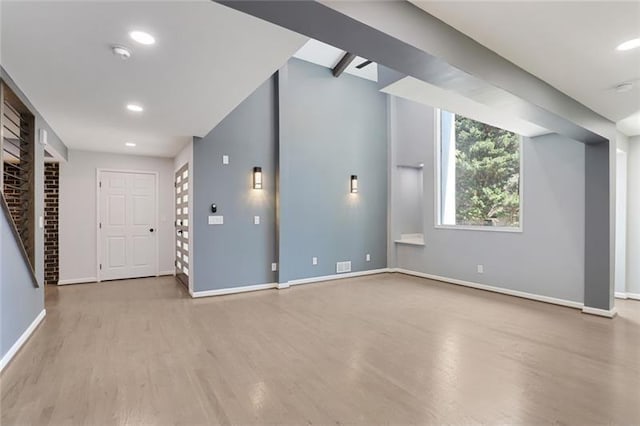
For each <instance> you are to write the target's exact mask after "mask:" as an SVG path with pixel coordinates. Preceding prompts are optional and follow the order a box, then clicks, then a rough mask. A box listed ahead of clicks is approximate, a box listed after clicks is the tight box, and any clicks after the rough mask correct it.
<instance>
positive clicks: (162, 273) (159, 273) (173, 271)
mask: <svg viewBox="0 0 640 426" xmlns="http://www.w3.org/2000/svg"><path fill="white" fill-rule="evenodd" d="M175 274H176V271H175V269H174V270H170V271H160V272H158V275H157V276H158V277H162V276H166V275H175Z"/></svg>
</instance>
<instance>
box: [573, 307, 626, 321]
mask: <svg viewBox="0 0 640 426" xmlns="http://www.w3.org/2000/svg"><path fill="white" fill-rule="evenodd" d="M582 312H583V313H585V314H590V315H598V316H601V317H607V318H613V317H615V316H616V314H617V313H618V311H617V310H616V308H613V309H609V310H607V309H598V308H590V307H589V306H585V307H583V308H582Z"/></svg>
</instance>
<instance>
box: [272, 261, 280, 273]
mask: <svg viewBox="0 0 640 426" xmlns="http://www.w3.org/2000/svg"><path fill="white" fill-rule="evenodd" d="M271 270H272V271H274V272H275V271H277V270H278V264H277V263H275V262H274V263H272V264H271Z"/></svg>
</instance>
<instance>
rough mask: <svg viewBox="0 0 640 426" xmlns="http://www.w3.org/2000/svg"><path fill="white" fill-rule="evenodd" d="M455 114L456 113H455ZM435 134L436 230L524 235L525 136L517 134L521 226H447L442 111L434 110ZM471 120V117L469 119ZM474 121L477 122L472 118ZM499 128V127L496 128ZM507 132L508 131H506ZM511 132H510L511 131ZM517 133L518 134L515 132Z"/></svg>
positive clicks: (519, 222) (439, 109)
mask: <svg viewBox="0 0 640 426" xmlns="http://www.w3.org/2000/svg"><path fill="white" fill-rule="evenodd" d="M453 114H455V113H453ZM434 115H435V117H434V122H435V126H434V133H435V135H434V136H435V143H434V144H433V145H434V167H433V170H434V182H435V191H434V195H435V202H434V228H435V229H449V230H459V231H481V232H507V233H523V232H524V138H525V137H524V136H522V135H521V134H519V133H517V134H518V136H520V147H519V149H520V173H519V175H520V184H519V187H518V189H519V191H518V193H519V197H520V210H519V212H518V216H519V221H518V224H519V226H517V227H513V226H480V225H445V224H443V223H442V173H441V163H442V158H441V152H442V150H441V144H442V137H441V136H442V134H441V125H442V121H441V120H442V109H441V108H434ZM467 118H470V117H467ZM472 120H475V121H479V120H476V119H474V118H472ZM495 127H497V126H495ZM504 130H506V129H504ZM509 131H510V130H509ZM513 133H516V132H513Z"/></svg>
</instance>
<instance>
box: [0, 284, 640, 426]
mask: <svg viewBox="0 0 640 426" xmlns="http://www.w3.org/2000/svg"><path fill="white" fill-rule="evenodd" d="M616 304H617V307H618V310H619V316H618V317H616V318H614V319H613V320H609V319H605V318H598V317H593V316H589V315H584V314H582V313H580V312H579V311H577V310H574V309H569V308H563V307H559V306H554V305H548V304H544V303H539V302H533V301H528V300H523V299H518V298H515V297H509V296H505V295H500V294H495V293H489V292H484V291H480V290H475V289H469V288H464V287H459V286H454V285H450V284H445V283H439V282H435V281H429V280H424V279H421V278H416V277H409V276H405V275H400V274H381V275H376V276H370V277H361V278H354V279H346V280H340V281H335V282H327V283H318V284H312V285H305V286H297V287H294V288H291V289H287V290H283V291H278V290H267V291H260V292H253V293H244V294H237V295H229V296H222V297H213V298H204V299H197V300H194V299H191V298H189V297H188V296H187V295H186V294H185V293H184V290H183V289H182V288H181V287H180V285H179V284H177V283H176V282H175V281H174V279H173V278H172V277H161V278H151V279H141V280H128V281H116V282H109V283H101V284H87V285H75V286H65V287H48V288H47V290H46V309H47V317H46V319H45V321H44V322H43V324H42V325H41V326H40V327H39V328H38V329H37V330H36V332H35V333H34V335H33V336H32V338H31V339H30V340H29V341H28V342H27V344H26V345H25V346H24V348H23V349H22V350H21V351H20V352H19V353H18V355H17V356H16V358H15V359H14V360H13V361H12V362H11V364H10V365H9V366H8V367H6V369H5V371H4V372H3V373H2V376H1V377H0V387H1V402H0V410H1V412H0V420H1V423H2V425H13V424H20V425H21V424H37V425H66V424H69V425H76V424H90V425H108V424H136V425H138V424H179V425H195V424H225V425H226V424H363V425H364V424H367V425H368V424H390V423H393V424H470V423H489V424H505V423H506V424H514V423H516V424H543V423H559V424H581V425H582V424H595V423H598V424H621V425H637V424H640V302H637V301H630V300H627V301H617V302H616Z"/></svg>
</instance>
